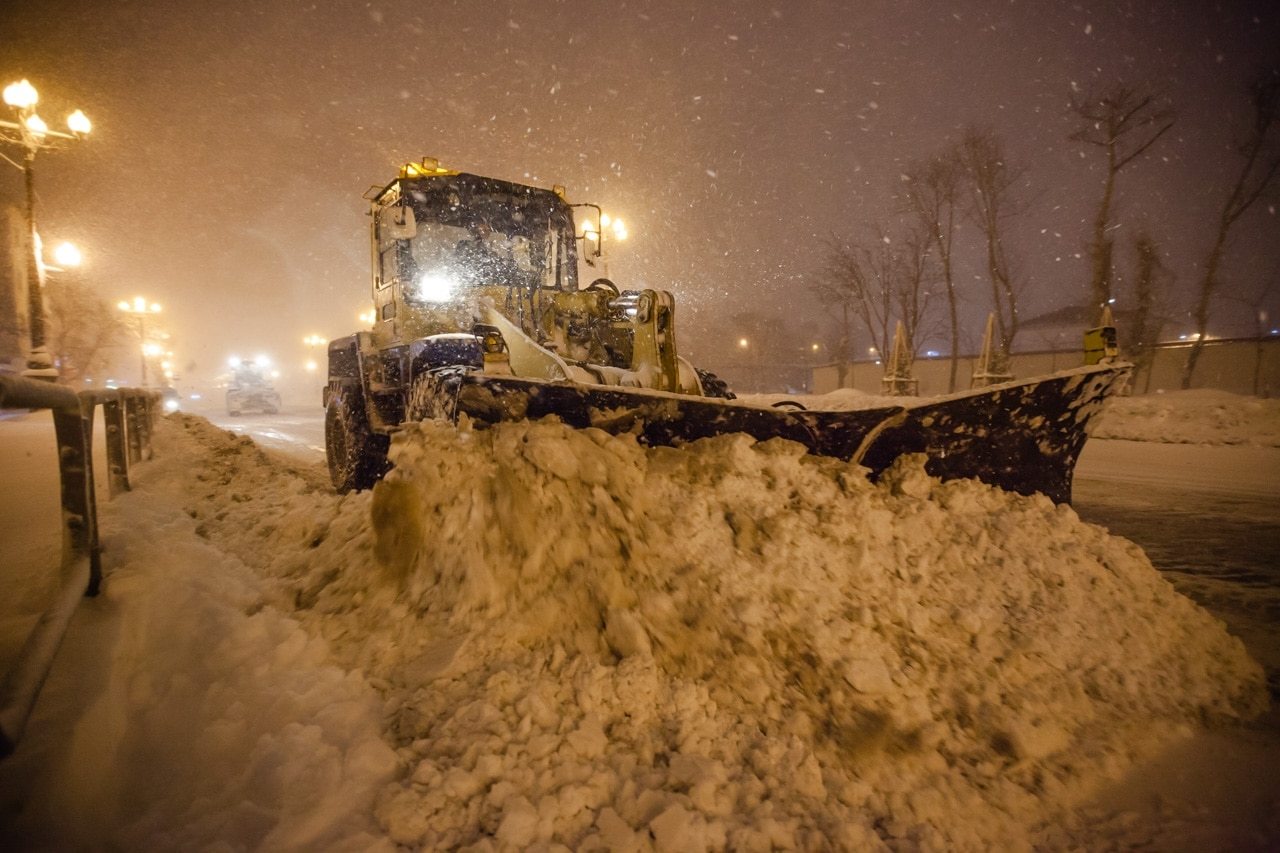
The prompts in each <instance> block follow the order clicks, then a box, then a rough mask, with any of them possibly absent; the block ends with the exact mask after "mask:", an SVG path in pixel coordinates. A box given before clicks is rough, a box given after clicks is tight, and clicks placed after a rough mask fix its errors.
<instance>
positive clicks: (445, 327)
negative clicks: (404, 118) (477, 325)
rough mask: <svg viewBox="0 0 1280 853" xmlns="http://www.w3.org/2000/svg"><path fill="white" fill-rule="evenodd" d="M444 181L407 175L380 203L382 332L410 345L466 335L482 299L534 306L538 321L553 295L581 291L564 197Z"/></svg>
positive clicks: (468, 178)
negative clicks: (430, 337)
mask: <svg viewBox="0 0 1280 853" xmlns="http://www.w3.org/2000/svg"><path fill="white" fill-rule="evenodd" d="M414 165H416V164H414ZM437 171H438V172H440V173H438V174H406V173H405V172H404V171H402V173H401V176H400V177H399V178H398V179H397V180H395V181H393V182H392V183H391V184H389V185H387V186H386V187H384V188H382V190H381V191H379V192H377V193H376V195H374V196H373V197H372V198H371V201H372V214H373V223H372V235H371V236H372V239H371V244H372V248H373V257H372V266H373V291H374V294H373V295H374V306H375V309H376V315H377V322H376V325H375V328H379V327H380V328H382V329H383V330H384V331H385V332H391V334H390V337H392V338H395V339H400V340H403V339H404V338H405V337H417V336H421V335H423V334H437V333H441V332H455V331H466V330H469V329H470V326H471V322H472V314H473V313H474V307H475V305H476V303H477V302H478V301H479V300H481V299H486V298H487V299H491V300H495V301H498V302H501V303H504V304H507V305H517V306H518V305H519V304H521V303H524V302H527V303H528V304H529V310H528V313H529V315H531V316H532V315H535V314H536V309H535V308H534V304H535V303H536V302H537V300H538V299H539V298H540V294H541V293H542V292H543V291H546V290H551V291H570V292H572V291H575V290H577V287H578V282H577V274H578V265H577V245H576V241H575V235H574V223H573V214H572V210H571V209H570V207H569V205H568V204H567V203H566V202H565V200H564V199H563V198H562V197H561V196H560V195H558V194H557V193H555V192H553V191H551V190H545V189H539V188H535V187H527V186H522V185H520V184H513V183H509V182H506V181H499V180H496V179H493V178H483V177H480V176H477V175H470V174H465V173H453V172H445V171H444V170H437ZM393 328H394V331H392V329H393Z"/></svg>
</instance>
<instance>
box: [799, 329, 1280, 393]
mask: <svg viewBox="0 0 1280 853" xmlns="http://www.w3.org/2000/svg"><path fill="white" fill-rule="evenodd" d="M1190 347H1191V344H1190V343H1185V342H1180V341H1179V342H1174V343H1163V344H1157V345H1156V346H1155V347H1154V348H1153V349H1154V352H1153V353H1152V356H1153V357H1152V362H1151V366H1150V367H1149V368H1147V369H1145V370H1141V371H1139V372H1138V374H1137V375H1135V376H1134V378H1133V383H1132V386H1131V387H1132V388H1133V393H1135V394H1147V393H1152V392H1155V391H1176V390H1178V389H1179V388H1181V387H1182V383H1181V377H1182V365H1183V363H1184V362H1185V361H1186V357H1187V350H1188V349H1189V348H1190ZM975 360H976V357H975V356H962V357H961V358H960V359H959V369H958V371H957V373H956V390H957V391H964V390H967V389H968V387H969V377H970V375H972V373H973V366H974V361H975ZM1083 363H1084V356H1083V354H1082V353H1081V352H1080V350H1071V351H1058V352H1015V353H1014V354H1013V357H1012V366H1013V372H1014V374H1015V375H1017V376H1019V377H1028V376H1039V375H1041V374H1044V373H1052V372H1054V371H1056V370H1064V369H1066V368H1068V367H1079V366H1080V365H1081V364H1083ZM811 370H812V374H811V376H810V378H809V386H808V390H809V391H810V393H813V394H825V393H827V392H829V391H833V390H835V389H836V388H840V387H844V388H856V389H858V390H859V391H863V392H866V393H868V394H880V393H882V392H881V390H880V380H881V379H882V378H883V377H884V367H883V366H881V365H880V364H878V363H875V362H870V361H858V362H851V363H849V364H847V365H845V368H844V371H843V377H842V376H841V371H840V370H839V369H838V368H837V367H836V365H834V364H824V365H820V366H817V367H813V368H811ZM911 370H912V374H913V375H914V376H915V377H916V378H917V379H919V381H920V394H921V395H923V396H930V395H935V394H945V393H947V385H948V379H949V377H950V372H951V359H949V358H946V357H941V358H917V359H916V360H915V363H914V364H912V367H911ZM841 378H843V380H844V382H843V385H842V384H841V382H840V380H841ZM1192 379H1193V381H1192V385H1191V387H1193V388H1214V389H1217V390H1220V391H1230V392H1232V393H1233V394H1252V395H1257V396H1260V397H1273V396H1275V395H1276V394H1280V336H1272V337H1265V338H1254V339H1236V340H1212V341H1207V342H1206V343H1205V346H1204V350H1203V351H1202V354H1201V356H1200V362H1199V364H1198V365H1196V372H1195V375H1194V376H1193V377H1192ZM779 390H781V389H779Z"/></svg>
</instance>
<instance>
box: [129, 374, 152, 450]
mask: <svg viewBox="0 0 1280 853" xmlns="http://www.w3.org/2000/svg"><path fill="white" fill-rule="evenodd" d="M134 393H135V394H136V395H137V398H138V405H140V406H141V407H142V414H141V415H140V416H139V418H138V432H139V436H138V438H139V442H140V445H141V454H142V458H143V459H150V458H151V432H152V430H154V429H155V425H156V415H155V408H154V407H153V406H152V405H151V394H150V393H148V392H147V391H144V390H142V389H141V388H139V389H138V390H137V391H135V392H134Z"/></svg>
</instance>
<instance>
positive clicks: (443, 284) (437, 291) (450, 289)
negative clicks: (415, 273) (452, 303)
mask: <svg viewBox="0 0 1280 853" xmlns="http://www.w3.org/2000/svg"><path fill="white" fill-rule="evenodd" d="M417 289H418V298H419V299H422V300H423V301H424V302H448V301H449V300H450V299H452V298H453V294H454V293H455V292H456V291H457V289H458V283H457V282H456V281H454V280H453V279H452V278H450V277H449V276H447V275H441V274H440V273H426V274H425V275H422V276H421V277H419V278H418V287H417Z"/></svg>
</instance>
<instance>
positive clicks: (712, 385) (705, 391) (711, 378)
mask: <svg viewBox="0 0 1280 853" xmlns="http://www.w3.org/2000/svg"><path fill="white" fill-rule="evenodd" d="M694 370H695V371H697V374H698V382H700V383H702V396H704V397H716V398H718V399H721V400H736V399H738V395H737V394H735V393H733V392H732V391H730V390H729V383H728V382H725V381H724V380H723V379H721V378H720V377H719V376H716V375H715V374H714V373H712V372H711V371H710V370H703V369H702V368H700V367H695V368H694Z"/></svg>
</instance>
